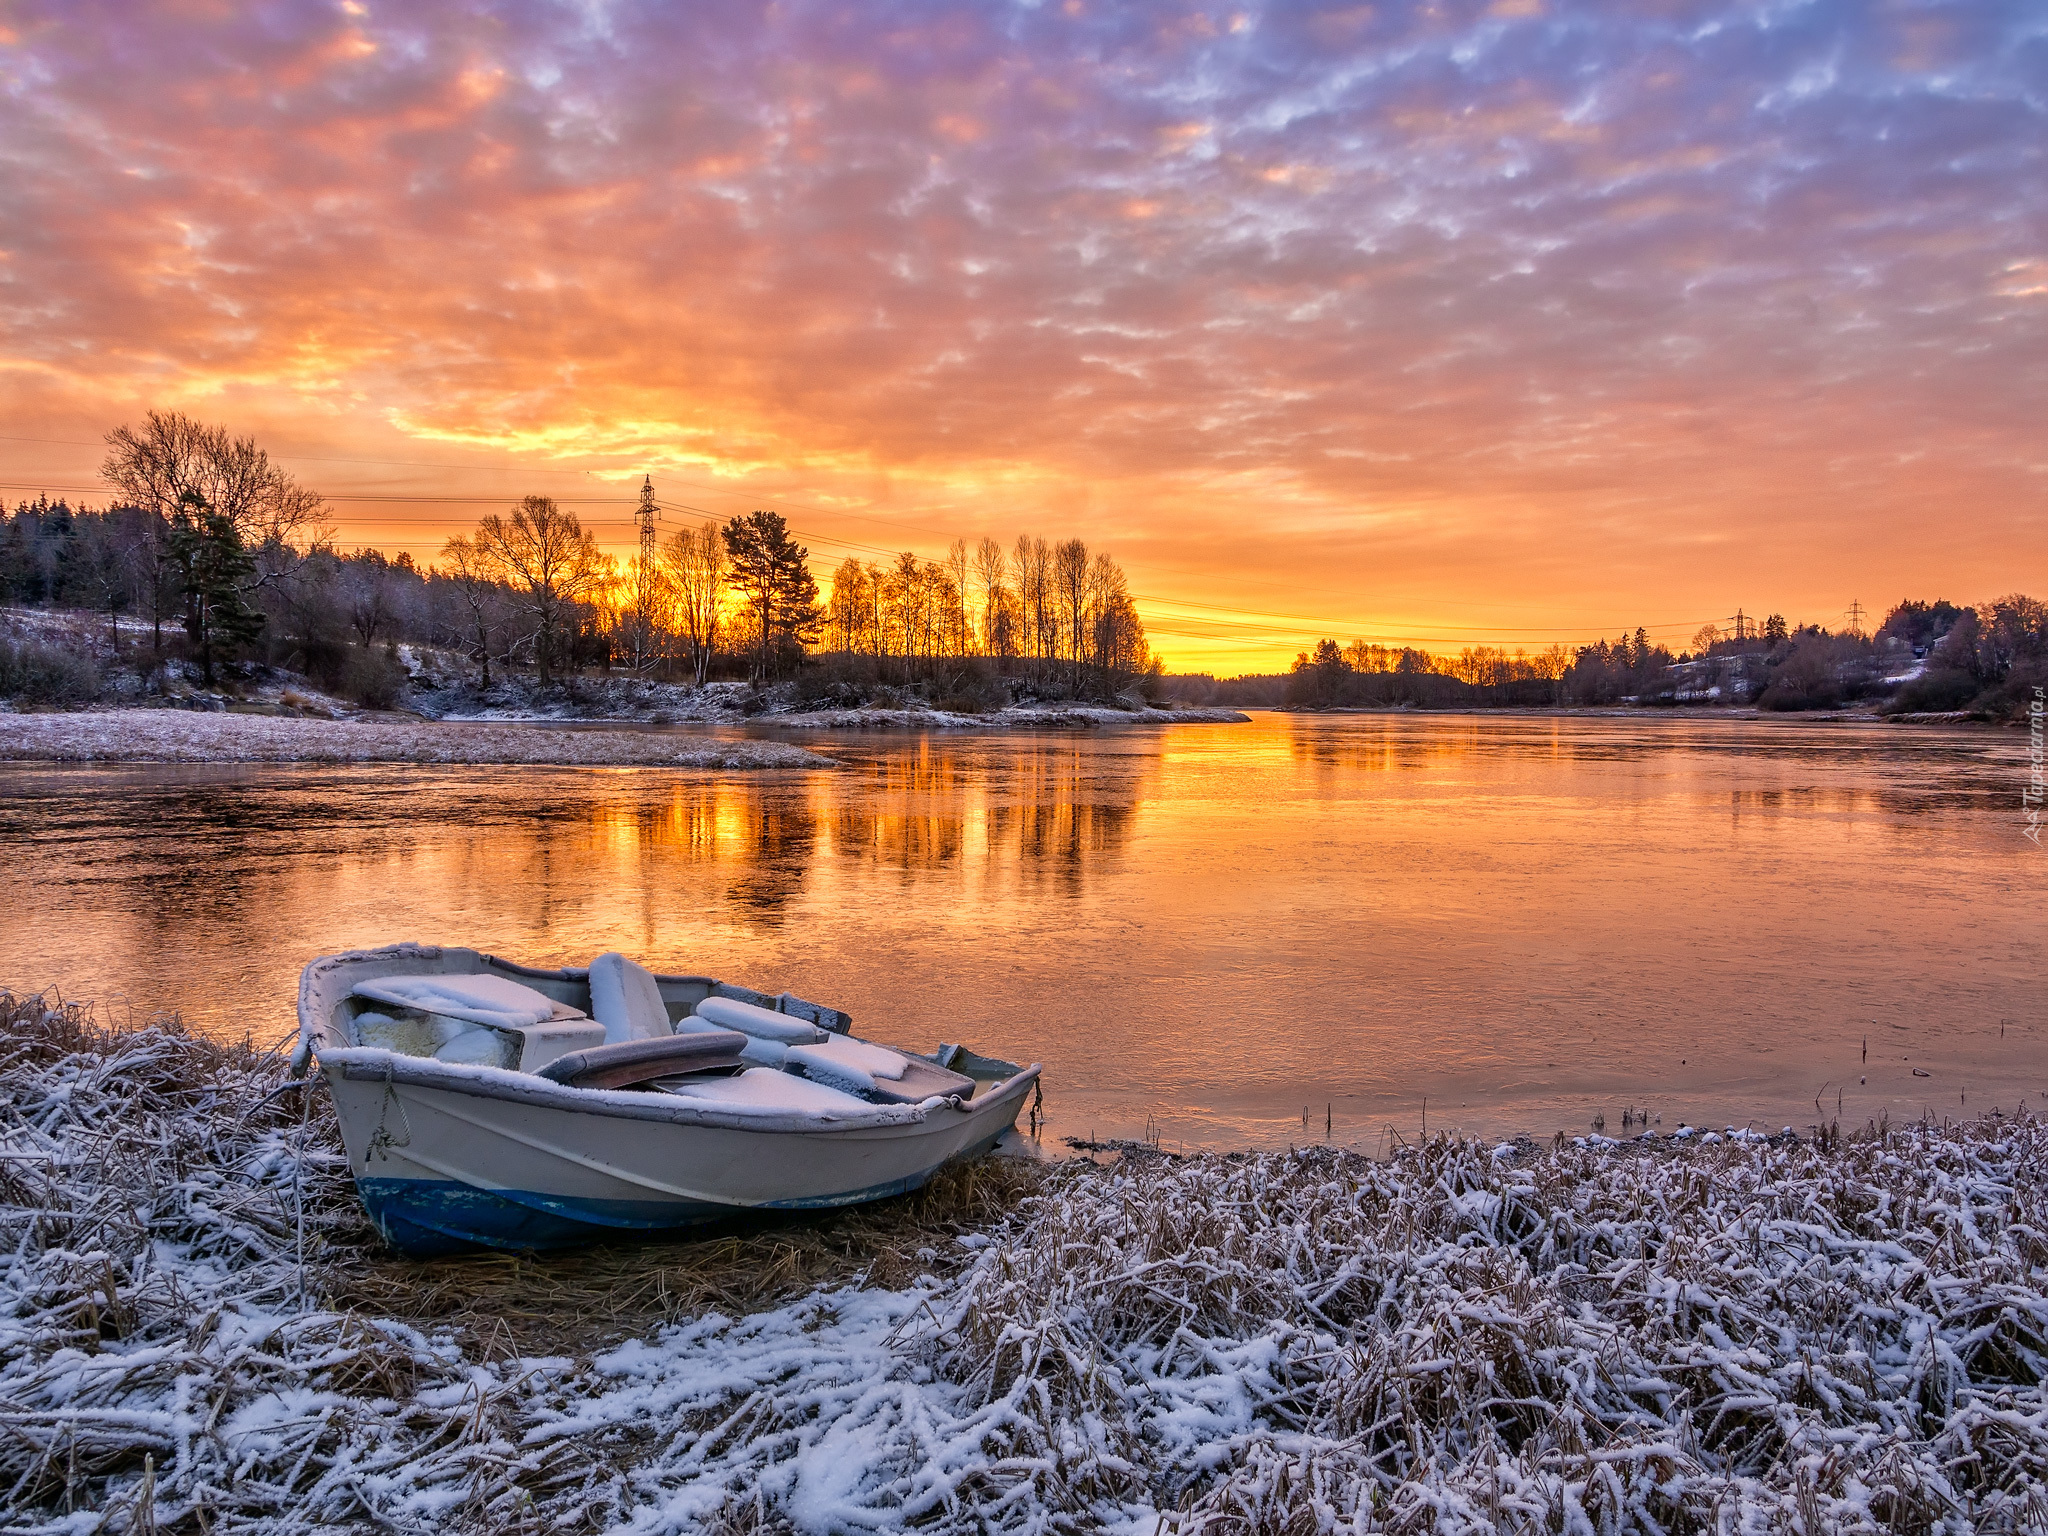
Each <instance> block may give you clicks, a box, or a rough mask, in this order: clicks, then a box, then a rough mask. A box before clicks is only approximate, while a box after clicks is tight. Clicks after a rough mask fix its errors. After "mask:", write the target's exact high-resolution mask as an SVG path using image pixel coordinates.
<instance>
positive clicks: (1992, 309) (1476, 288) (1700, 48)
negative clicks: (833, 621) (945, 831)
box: [0, 0, 2048, 664]
mask: <svg viewBox="0 0 2048 1536" xmlns="http://www.w3.org/2000/svg"><path fill="white" fill-rule="evenodd" d="M1863 14H1864V13H1862V12H1860V11H1856V12H1852V11H1850V10H1847V9H1841V10H1836V9H1833V8H1830V7H1827V6H1819V7H1808V8H1805V9H1803V10H1802V11H1800V12H1798V13H1797V14H1796V15H1794V16H1792V17H1789V18H1780V19H1778V20H1775V21H1772V22H1769V23H1768V24H1766V23H1765V22H1763V21H1759V20H1757V19H1755V18H1754V17H1753V16H1751V15H1750V14H1749V13H1747V12H1739V11H1734V10H1724V9H1721V8H1719V7H1715V6H1706V5H1696V6H1680V7H1673V8H1668V9H1667V10H1666V11H1665V12H1663V13H1662V14H1661V15H1658V16H1653V17H1652V16H1637V17H1636V18H1634V19H1631V20H1626V21H1618V20H1616V19H1615V17H1614V15H1613V14H1612V13H1611V12H1606V11H1597V12H1594V11H1580V10H1576V9H1573V8H1569V7H1565V8H1560V7H1554V6H1553V7H1544V8H1536V7H1519V6H1517V7H1507V8H1502V7H1494V8H1493V10H1492V11H1491V12H1489V11H1488V10H1487V9H1486V8H1484V7H1482V6H1478V5H1466V6H1462V7H1458V6H1454V7H1438V8H1434V9H1433V10H1432V11H1431V12H1428V13H1422V12H1417V13H1413V14H1412V15H1407V16H1404V15H1403V14H1402V13H1400V12H1398V11H1395V10H1393V9H1390V8H1370V9H1367V8H1359V9H1355V10H1346V9H1341V8H1337V9H1324V10H1313V9H1308V8H1293V7H1272V8H1268V9H1264V10H1258V9H1250V8H1247V9H1244V10H1243V12H1242V14H1240V13H1239V12H1236V11H1231V12H1225V11H1220V10H1218V11H1212V10H1210V9H1208V8H1204V7H1199V6H1193V5H1165V6H1154V7H1149V8H1146V9H1144V10H1140V11H1133V10H1130V9H1129V8H1108V7H1102V8H1081V9H1076V10H1040V9H1032V8H1024V7H1018V8H1008V9H1006V8H1000V7H988V6H966V5H946V4H931V5H922V6H902V7H896V8H893V9H891V10H889V11H886V12H883V11H876V10H874V9H872V8H868V9H864V10H857V11H856V10H841V9H831V8H826V7H822V6H816V5H808V4H798V5H793V6H775V7H767V6H749V5H724V6H716V7H690V8H677V7H656V6H651V5H650V6H630V5H629V6H619V7H609V8H606V9H603V10H588V9H583V8H568V7H554V6H545V5H538V4H532V5H504V6H494V7H486V6H477V7H472V8H469V9H465V10H460V11H456V10H447V9H440V8H435V9H429V10H420V9H418V8H412V7H403V8H401V7H395V6H388V5H383V4H378V3H375V0H365V3H363V4H361V5H355V6H334V5H327V4H318V5H315V4H275V5H268V6H262V7H258V8H255V9H249V8H231V9H230V8H222V9H206V8H196V7H186V8H172V7H165V8H151V7H146V6H124V5H100V6H91V5H84V6H79V5H65V6H62V7H59V6H55V5H47V6H44V7H42V8H40V9H37V8H30V9H28V10H26V11H23V12H21V13H20V20H19V21H18V23H17V26H16V33H17V35H16V37H15V38H14V40H13V41H11V42H8V43H5V44H4V45H0V46H4V48H5V53H4V55H0V61H4V62H0V71H4V73H0V325H4V327H5V334H6V346H5V349H4V353H5V359H4V361H0V400H4V402H5V407H6V411H7V415H8V418H9V419H10V420H13V421H28V422H41V423H44V424H45V425H47V426H48V428H49V431H48V434H47V435H52V436H64V435H70V436H78V435H80V434H81V433H82V434H83V435H85V436H91V435H93V434H96V433H97V432H99V431H101V430H104V429H105V427H106V426H108V425H111V424H112V422H113V421H114V420H118V419H122V418H123V417H125V416H128V415H132V414H133V413H134V412H135V411H137V410H139V409H140V408H142V407H143V406H145V405H147V404H152V403H169V404H185V405H187V406H189V407H191V408H194V409H201V408H209V407H210V408H212V410H213V413H214V414H223V415H233V416H235V418H236V419H237V420H238V421H241V422H243V423H244V424H250V425H254V424H260V425H262V426H263V427H264V428H265V430H266V431H269V432H272V433H276V434H281V435H282V436H283V437H284V438H286V439H289V440H290V441H291V442H293V443H295V444H298V445H300V446H301V447H303V448H304V449H305V450H306V451H309V452H316V453H317V452H319V451H321V450H322V449H323V448H325V449H327V450H329V451H331V452H333V453H337V454H341V453H346V452H347V451H349V450H350V448H351V447H354V448H356V449H357V450H360V449H361V448H362V445H363V444H365V443H373V444H382V445H383V448H382V451H384V452H386V453H387V455H389V456H402V455H396V454H395V453H392V444H393V443H394V442H395V443H401V444H402V443H404V442H405V441H406V440H407V439H411V440H412V441H413V447H414V449H415V450H416V451H417V452H418V456H420V457H422V458H432V457H434V452H433V451H430V450H438V451H443V452H452V451H457V450H461V451H475V452H479V453H481V452H486V451H488V452H492V453H497V454H500V455H502V454H506V453H514V454H526V455H534V456H547V455H558V456H559V455H566V456H568V460H569V461H571V462H574V463H576V464H578V465H586V464H587V465H594V466H598V467H606V466H611V467H616V468H618V469H621V470H623V469H627V468H636V467H639V466H641V465H643V464H651V465H654V466H657V468H659V467H661V466H667V467H668V469H669V471H670V472H671V473H672V474H674V475H680V476H683V477H685V478H689V477H694V478H695V479H697V480H698V481H701V482H704V483H710V484H716V483H719V481H718V477H720V476H724V477H726V480H725V483H727V484H730V485H731V486H733V487H735V488H737V489H743V490H745V491H747V492H749V493H750V494H758V490H757V488H764V487H765V488H772V489H774V490H776V491H778V492H780V493H782V494H785V495H787V496H789V497H790V498H791V499H793V500H795V501H798V502H802V503H805V504H806V505H808V506H811V507H813V508H822V507H834V506H851V507H853V508H854V509H855V510H861V509H865V510H867V511H869V512H879V513H880V514H881V515H883V516H894V515H901V516H903V517H904V519H905V522H906V527H905V529H904V533H903V535H902V536H901V537H897V538H891V537H890V536H889V535H888V533H887V530H886V529H884V528H881V527H877V526H875V525H873V524H869V525H865V531H864V532H863V531H860V527H859V526H857V525H855V524H853V523H851V522H850V521H846V520H843V519H842V520H839V521H834V520H833V515H832V514H830V513H828V512H826V511H817V512H815V513H814V514H811V520H812V521H813V522H814V523H815V524H816V526H817V528H818V529H819V531H820V532H821V533H828V534H836V535H838V536H842V537H845V538H848V539H853V540H857V541H859V540H878V541H880V542H883V543H900V542H904V541H906V540H908V541H910V542H916V543H919V544H922V545H926V546H930V545H932V544H934V543H937V542H943V536H944V535H946V534H948V533H950V532H952V531H959V532H963V533H968V532H974V533H978V532H980V531H982V530H983V529H988V530H989V531H996V532H1008V531H1012V530H1014V529H1015V528H1016V527H1018V526H1020V525H1022V524H1026V523H1028V524H1030V525H1032V526H1034V527H1044V528H1051V527H1053V526H1055V525H1056V524H1058V523H1059V521H1060V520H1061V519H1063V518H1064V519H1068V520H1079V521H1081V522H1085V523H1086V525H1087V531H1090V532H1092V533H1093V534H1094V535H1095V536H1097V537H1099V538H1102V539H1106V540H1110V541H1112V542H1113V543H1114V544H1115V545H1116V547H1117V548H1118V550H1119V552H1120V553H1121V554H1123V555H1124V557H1125V559H1126V563H1127V564H1129V565H1131V566H1132V568H1133V570H1134V573H1135V574H1137V576H1138V577H1139V581H1138V585H1139V586H1140V588H1141V590H1147V591H1151V590H1155V589H1156V590H1162V591H1170V594H1171V595H1180V596H1188V597H1193V598H1197V599H1200V600H1204V601H1214V602H1228V601H1232V599H1231V597H1230V594H1231V593H1232V592H1233V591H1237V592H1238V593H1239V594H1240V595H1242V593H1243V592H1244V591H1247V590H1250V588H1249V587H1248V585H1246V584H1247V583H1250V582H1253V581H1260V582H1271V583H1272V586H1273V590H1274V591H1276V592H1278V591H1282V590H1284V589H1285V588H1286V586H1287V584H1288V582H1289V581H1290V580H1296V581H1297V585H1298V584H1299V582H1298V578H1296V577H1294V576H1292V575H1291V574H1290V573H1295V572H1298V571H1300V570H1303V569H1313V570H1315V571H1317V572H1318V573H1321V575H1320V576H1319V579H1318V583H1317V584H1318V585H1319V586H1326V587H1327V588H1328V589H1329V590H1330V592H1331V594H1332V595H1331V596H1329V597H1328V598H1319V599H1318V600H1317V606H1316V607H1315V608H1313V609H1310V610H1308V611H1310V612H1312V613H1315V614H1322V613H1326V612H1327V613H1330V614H1331V615H1332V617H1356V618H1358V619H1359V621H1360V624H1359V626H1358V627H1363V625H1364V624H1365V623H1366V622H1368V621H1372V622H1379V621H1382V620H1383V621H1384V622H1386V623H1389V624H1395V623H1402V624H1408V623H1411V622H1421V621H1425V620H1427V619H1429V618H1430V617H1431V616H1432V615H1434V616H1435V617H1436V618H1437V619H1438V620H1440V621H1442V622H1444V623H1446V624H1448V623H1449V622H1450V620H1449V619H1448V617H1446V616H1447V615H1449V614H1451V613H1452V612H1453V611H1454V609H1455V610H1456V611H1464V610H1463V608H1462V607H1461V606H1459V605H1463V604H1466V603H1471V604H1474V605H1476V606H1477V607H1479V608H1482V609H1485V608H1487V606H1488V605H1491V610H1490V611H1494V612H1497V613H1498V614H1499V615H1500V616H1501V618H1500V623H1501V624H1502V626H1503V629H1502V632H1503V633H1507V632H1508V630H1509V629H1510V628H1511V627H1512V626H1514V625H1516V624H1522V625H1523V626H1524V627H1542V626H1535V625H1533V623H1531V622H1530V621H1526V620H1523V619H1519V618H1511V617H1509V615H1521V614H1539V615H1541V616H1547V617H1550V618H1553V619H1555V620H1557V622H1558V623H1560V624H1569V623H1577V622H1583V623H1586V624H1587V625H1589V626H1590V625H1596V624H1597V625H1598V626H1600V627H1607V628H1611V627H1612V622H1611V621H1612V620H1613V619H1614V618H1616V617H1620V618H1625V617H1627V615H1628V614H1629V613H1630V612H1632V611H1634V610H1635V609H1636V608H1639V607H1640V606H1642V605H1643V604H1644V603H1648V602H1651V601H1652V596H1651V595H1652V594H1654V595H1656V597H1657V599H1658V600H1659V601H1663V594H1666V593H1668V594H1669V598H1668V602H1666V603H1665V605H1666V606H1669V605H1676V606H1677V608H1679V609H1681V610H1684V611H1687V612H1691V611H1694V610H1697V611H1698V612H1699V613H1700V615H1701V616H1706V615H1707V614H1709V613H1712V612H1718V610H1719V608H1720V606H1722V604H1723V602H1724V599H1725V600H1726V602H1728V603H1732V602H1734V601H1738V600H1739V601H1755V602H1758V603H1763V604H1772V605H1779V606H1786V607H1788V608H1799V607H1800V605H1805V606H1806V610H1807V611H1808V612H1809V613H1810V616H1813V617H1826V616H1827V614H1826V613H1824V612H1819V611H1814V609H1815V605H1826V607H1827V609H1828V610H1829V611H1830V612H1831V611H1832V609H1833V608H1836V607H1840V606H1842V605H1844V604H1846V601H1847V599H1848V597H1849V596H1851V595H1861V596H1863V597H1864V600H1865V601H1866V602H1873V601H1889V600H1891V599H1892V598H1893V597H1895V596H1897V595H1901V594H1902V592H1903V590H1904V587H1905V586H1906V585H1909V584H1910V585H1912V587H1913V590H1916V591H1917V590H1919V588H1920V587H1921V586H1924V585H1925V584H1926V583H1927V582H1928V581H1930V580H1932V581H1934V582H1936V584H1937V585H1942V586H1943V588H1944V591H1946V592H1948V594H1949V595H1952V596H1957V597H1968V596H1973V595H1982V593H1980V592H1979V591H1978V588H1979V587H1984V588H1987V589H1988V588H1989V587H1992V586H2007V585H2011V584H2012V582H2011V581H2009V580H2005V579H2003V576H2002V574H2001V573H2002V572H2004V571H2005V570H2007V569H2009V568H2010V565H2011V562H2012V561H2013V560H2014V559H2015V558H2017V557H2016V555H2015V554H2014V551H2015V550H2016V549H2019V548H2023V547H2025V546H2026V541H2027V540H2028V539H2034V540H2035V541H2036V542H2038V529H2039V527H2040V518H2041V510H2042V485H2043V478H2042V476H2043V470H2044V467H2048V466H2044V454H2043V450H2042V448H2041V446H2040V444H2041V439H2040V435H2039V431H2038V424H2037V419H2036V416H2037V412H2038V400H2039V399H2040V398H2042V397H2043V394H2044V393H2048V391H2044V386H2048V377H2044V373H2048V361H2044V360H2048V306H2044V305H2043V304H2042V302H2041V300H2040V298H2039V295H2038V291H2037V290H2038V287H2039V285H2038V284H2037V283H2032V282H2031V281H2022V280H2020V279H2021V278H2023V277H2024V276H2025V275H2026V274H2028V273H2031V272H2034V271H2036V269H2037V268H2038V267H2039V265H2040V263H2041V262H2042V261H2043V260H2044V251H2048V228H2044V225H2048V218H2044V204H2048V193H2044V186H2043V177H2042V170H2043V152H2042V148H2041V146H2042V144H2043V143H2044V142H2048V140H2044V136H2043V135H2042V134H2041V132H2040V123H2039V114H2038V106H2037V104H2036V102H2035V98H2034V97H2033V96H2031V95H2029V94H2028V88H2027V86H2026V82H2027V80H2028V79H2030V78H2036V79H2037V78H2038V66H2039V64H2040V63H2041V62H2042V60H2041V51H2042V48H2043V47H2044V44H2043V43H2042V42H2040V41H2039V40H2038V39H2034V38H2032V35H2031V34H2029V33H2027V32H2026V30H2025V28H2024V25H2023V21H2024V17H2023V12H2022V10H2021V9H2020V8H2017V7H2013V8H2001V7H1998V6H1986V7H1981V8H1977V9H1975V10H1973V11H1971V12H1970V13H1968V14H1967V15H1956V16H1948V17H1944V18H1943V20H1942V24H1941V25H1939V26H1934V25H1931V24H1922V23H1921V22H1917V21H1913V20H1912V19H1911V18H1906V19H1902V20H1899V21H1898V22H1897V24H1896V25H1892V24H1889V23H1888V24H1887V25H1886V26H1881V27H1877V28H1869V27H1866V26H1865V25H1863V23H1862V21H1861V20H1860V18H1861V17H1862V16H1863ZM2015 274H2018V276H2016V275H2015ZM4 446H5V445H0V447H4ZM536 461H538V460H536ZM724 505H725V504H724V503H720V506H721V507H723V506H724ZM913 508H915V509H918V510H916V512H915V515H914V516H913V515H912V509H913ZM731 509H732V508H726V510H731ZM802 521H803V520H802V519H799V522H800V525H801V523H802ZM1936 527H1938V528H1939V530H1940V532H1939V536H1938V537H1936V538H1932V539H1931V538H1930V537H1929V534H1930V530H1931V529H1934V528H1936ZM370 533H371V534H372V536H374V530H370ZM1930 545H1931V546H1932V551H1933V553H1932V559H1933V560H1934V562H1935V564H1934V567H1933V569H1932V570H1930V568H1929V559H1930ZM1944 562H1945V563H1944ZM1887 584H1889V586H1887ZM1852 587H1853V588H1854V589H1855V590H1854V591H1851V590H1849V588H1852ZM1760 588H1767V589H1768V590H1759V589H1760ZM1894 588H1897V589H1898V590H1893V589H1894ZM1346 594H1349V595H1348V596H1347V595H1346ZM1301 606H1302V605H1300V604H1295V605H1293V606H1292V608H1291V609H1289V610H1288V611H1298V610H1300V609H1301ZM1260 644H1261V645H1264V646H1266V649H1267V650H1268V651H1274V650H1276V647H1278V646H1280V645H1286V646H1289V647H1291V645H1292V644H1293V642H1292V641H1283V642H1274V643H1273V644H1272V645H1267V643H1266V642H1264V641H1261V642H1260ZM1183 649H1184V650H1185V649H1186V648H1183ZM1189 654H1191V655H1192V654H1194V653H1193V652H1190V653H1189ZM1246 655H1247V656H1249V655H1250V653H1249V652H1247V653H1246ZM1269 659H1270V658H1269ZM1225 664H1228V663H1225Z"/></svg>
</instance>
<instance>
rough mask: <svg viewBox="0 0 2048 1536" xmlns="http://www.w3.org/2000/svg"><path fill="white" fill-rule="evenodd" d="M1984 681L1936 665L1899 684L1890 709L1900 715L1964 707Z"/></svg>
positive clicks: (1965, 673) (1975, 695)
mask: <svg viewBox="0 0 2048 1536" xmlns="http://www.w3.org/2000/svg"><path fill="white" fill-rule="evenodd" d="M1982 687H1983V684H1981V683H1979V682H1978V681H1977V679H1976V678H1974V677H1972V676H1970V674H1969V673H1967V672H1957V671H1954V670H1952V669H1950V668H1947V667H1935V668H1932V669H1930V670H1928V671H1926V672H1923V673H1921V674H1920V676H1918V677H1916V678H1914V679H1913V680H1912V681H1911V682H1910V683H1906V684H1904V685H1902V686H1901V687H1900V689H1899V691H1898V693H1897V694H1896V695H1895V696H1894V697H1893V699H1892V704H1891V707H1892V710H1893V711H1894V712H1895V713H1897V714H1902V715H1917V714H1934V713H1940V712H1945V711H1948V710H1952V709H1964V708H1967V707H1968V705H1969V703H1970V701H1971V700H1972V699H1974V698H1976V697H1977V694H1978V692H1979V691H1980V690H1981V689H1982Z"/></svg>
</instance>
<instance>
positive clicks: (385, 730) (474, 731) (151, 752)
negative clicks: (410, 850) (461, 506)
mask: <svg viewBox="0 0 2048 1536" xmlns="http://www.w3.org/2000/svg"><path fill="white" fill-rule="evenodd" d="M0 761H36V762H73V763H76V762H121V763H480V764H481V763H533V764H562V765H570V766H600V767H646V768H695V769H719V770H746V769H762V768H829V767H831V766H832V761H831V759H830V758H826V757H820V756H819V755H818V754H817V753H815V752H808V751H806V750H804V749H803V748H802V747H797V746H791V745H789V744H787V743H784V742H779V741H724V740H719V739H717V738H714V737H707V736H680V735H665V734H656V733H653V732H648V731H605V730H580V731H550V730H542V729H539V728H537V727H532V726H492V725H470V724H464V725H442V724H436V723H433V722H430V721H425V720H406V719H402V718H384V719H377V720H294V719H284V718H280V717H277V716H271V715H245V714H199V713H194V712H190V711H186V710H170V709H116V710H105V711H100V712H96V713H92V714H34V715H0Z"/></svg>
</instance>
